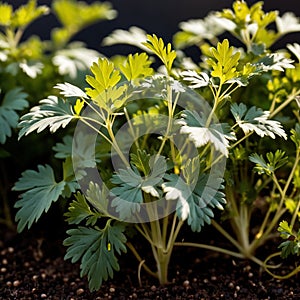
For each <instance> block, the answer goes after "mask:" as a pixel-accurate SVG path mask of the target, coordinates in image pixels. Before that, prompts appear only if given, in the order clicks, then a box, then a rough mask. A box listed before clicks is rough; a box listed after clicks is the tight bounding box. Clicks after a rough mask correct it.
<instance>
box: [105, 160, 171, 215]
mask: <svg viewBox="0 0 300 300" xmlns="http://www.w3.org/2000/svg"><path fill="white" fill-rule="evenodd" d="M149 167H150V169H151V172H150V174H149V175H146V176H145V177H142V176H141V175H140V173H139V171H138V170H137V168H136V167H133V168H129V167H128V168H127V169H120V170H119V171H118V172H117V174H115V175H113V177H112V179H111V182H112V183H114V184H116V185H117V186H116V187H114V188H112V189H111V194H112V196H113V197H114V199H113V200H112V206H113V207H116V211H117V212H118V213H119V215H120V218H121V219H123V220H124V219H126V218H128V217H130V215H131V214H135V213H138V212H139V211H140V204H141V203H143V202H144V197H143V192H144V193H146V194H150V195H151V196H152V197H159V196H160V191H159V189H158V186H159V185H160V184H161V183H162V177H163V175H164V173H165V172H166V169H167V164H166V161H165V158H164V157H161V156H160V157H158V158H157V157H155V156H154V157H151V159H150V160H149Z"/></svg>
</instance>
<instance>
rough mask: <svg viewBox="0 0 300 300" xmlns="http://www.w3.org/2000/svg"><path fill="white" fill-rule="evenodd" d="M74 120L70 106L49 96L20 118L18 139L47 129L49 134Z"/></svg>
mask: <svg viewBox="0 0 300 300" xmlns="http://www.w3.org/2000/svg"><path fill="white" fill-rule="evenodd" d="M73 118H74V113H73V111H72V106H71V105H70V104H69V103H68V102H65V101H64V100H62V99H60V98H57V97H56V96H49V97H48V98H47V99H43V100H41V101H40V105H39V106H34V107H33V108H32V109H31V110H30V112H29V113H27V114H25V115H24V116H22V118H21V122H20V123H19V127H21V130H20V132H19V138H21V137H22V136H23V135H28V134H29V133H31V132H33V131H35V130H36V131H37V132H41V131H43V130H45V129H46V128H47V127H49V130H50V132H55V131H57V130H58V129H59V128H60V127H62V128H65V127H66V126H67V125H68V124H69V123H70V122H71V121H72V119H73Z"/></svg>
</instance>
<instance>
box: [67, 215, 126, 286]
mask: <svg viewBox="0 0 300 300" xmlns="http://www.w3.org/2000/svg"><path fill="white" fill-rule="evenodd" d="M124 230H125V226H124V225H123V224H122V223H119V222H113V223H112V221H111V220H108V221H107V223H106V226H105V228H103V229H99V228H97V227H95V229H94V228H89V227H78V228H77V229H70V230H68V231H67V234H68V235H69V237H68V238H66V239H65V240H64V245H65V246H67V247H68V249H67V253H66V255H65V259H71V261H72V262H73V263H74V262H77V261H79V260H80V259H81V264H80V269H81V273H80V275H81V276H85V275H87V277H88V281H89V288H90V290H91V291H94V290H98V289H99V288H100V287H101V285H102V282H103V280H107V279H108V278H109V277H110V278H112V277H113V272H114V271H119V268H120V267H119V264H118V260H117V258H116V256H115V252H116V253H117V254H119V255H120V254H121V252H126V247H125V243H126V237H125V235H124V234H123V232H124Z"/></svg>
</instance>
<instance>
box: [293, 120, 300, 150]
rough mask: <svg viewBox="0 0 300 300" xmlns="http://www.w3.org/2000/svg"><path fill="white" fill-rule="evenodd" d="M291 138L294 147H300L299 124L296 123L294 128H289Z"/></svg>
mask: <svg viewBox="0 0 300 300" xmlns="http://www.w3.org/2000/svg"><path fill="white" fill-rule="evenodd" d="M291 134H292V135H291V140H292V141H293V142H294V143H295V145H296V147H297V148H298V149H299V148H300V124H299V123H297V124H296V126H295V129H292V130H291Z"/></svg>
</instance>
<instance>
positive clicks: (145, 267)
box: [126, 242, 157, 278]
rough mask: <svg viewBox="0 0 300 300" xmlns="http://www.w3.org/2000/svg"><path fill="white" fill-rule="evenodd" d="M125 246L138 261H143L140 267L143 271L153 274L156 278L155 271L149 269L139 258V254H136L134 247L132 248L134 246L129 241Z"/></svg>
mask: <svg viewBox="0 0 300 300" xmlns="http://www.w3.org/2000/svg"><path fill="white" fill-rule="evenodd" d="M126 246H127V247H128V248H129V249H130V250H131V252H132V253H133V255H134V256H135V257H136V259H137V260H138V261H139V263H141V262H143V265H142V267H143V268H144V269H145V271H146V272H147V273H148V274H149V275H151V276H153V277H156V278H157V273H155V272H153V271H151V269H150V268H149V267H148V266H147V265H146V264H145V263H144V260H143V259H142V258H141V256H140V255H139V254H138V252H137V251H136V249H135V248H134V246H133V245H132V244H131V243H130V242H127V243H126Z"/></svg>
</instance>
